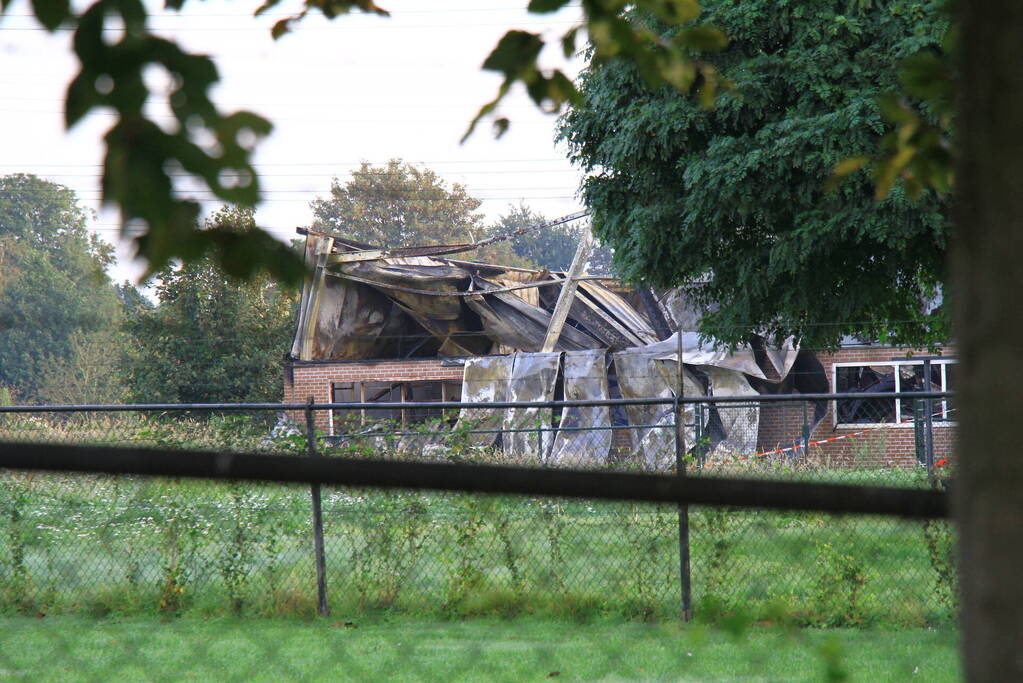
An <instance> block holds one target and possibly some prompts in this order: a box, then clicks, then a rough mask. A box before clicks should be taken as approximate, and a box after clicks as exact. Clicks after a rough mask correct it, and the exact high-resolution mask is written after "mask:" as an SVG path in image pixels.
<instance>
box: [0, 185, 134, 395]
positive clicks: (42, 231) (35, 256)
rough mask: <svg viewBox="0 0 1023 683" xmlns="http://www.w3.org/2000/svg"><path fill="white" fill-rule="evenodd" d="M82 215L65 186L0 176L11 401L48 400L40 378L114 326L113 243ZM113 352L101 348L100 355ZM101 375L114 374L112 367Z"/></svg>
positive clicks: (1, 372)
mask: <svg viewBox="0 0 1023 683" xmlns="http://www.w3.org/2000/svg"><path fill="white" fill-rule="evenodd" d="M87 218H88V217H87V214H86V212H85V210H84V209H83V208H82V207H81V206H80V205H79V203H78V198H77V197H76V196H75V193H74V192H73V191H72V190H70V189H68V188H67V187H64V186H62V185H58V184H56V183H52V182H49V181H46V180H43V179H41V178H37V177H35V176H31V175H21V174H17V175H9V176H4V177H0V385H7V386H8V387H10V388H11V389H12V390H13V392H14V394H15V395H16V397H17V398H18V400H19V401H22V402H31V401H38V400H42V399H47V398H52V396H50V395H48V394H47V393H46V392H43V391H42V384H43V380H44V376H50V377H54V376H59V375H60V374H61V373H63V372H64V371H65V370H66V369H67V368H66V364H67V363H70V362H71V361H72V360H73V359H75V358H77V357H78V356H79V352H80V351H81V345H82V344H85V343H89V342H87V341H86V340H92V339H95V338H97V335H98V337H99V338H105V337H106V336H107V335H109V334H110V333H111V332H112V331H113V330H115V329H116V328H117V327H118V326H119V324H120V320H121V318H120V307H119V305H118V302H117V296H116V295H115V293H114V289H113V286H112V285H111V282H110V279H109V278H108V277H107V275H106V272H105V269H106V268H107V267H108V266H110V265H111V264H112V263H113V259H114V256H113V247H111V246H110V245H109V244H106V243H105V242H103V241H101V240H100V239H98V238H97V237H96V236H95V235H93V234H91V233H90V232H89V231H88V230H87V228H86V222H87ZM116 353H117V349H115V348H111V349H108V355H107V357H108V358H110V357H113V356H116ZM111 371H113V372H111ZM106 374H107V376H108V377H110V376H111V375H113V374H116V365H115V364H114V365H113V366H108V367H107V368H106ZM104 395H107V394H106V393H104ZM75 398H76V399H77V400H78V401H90V400H97V399H98V398H100V397H99V396H93V395H90V394H87V393H86V394H77V395H76V396H75Z"/></svg>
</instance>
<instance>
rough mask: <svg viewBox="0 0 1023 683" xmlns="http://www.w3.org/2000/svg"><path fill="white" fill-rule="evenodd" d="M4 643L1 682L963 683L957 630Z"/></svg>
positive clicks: (383, 632)
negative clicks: (547, 682) (549, 681)
mask: <svg viewBox="0 0 1023 683" xmlns="http://www.w3.org/2000/svg"><path fill="white" fill-rule="evenodd" d="M0 632H2V633H3V634H4V635H3V639H2V641H0V678H2V679H9V680H25V681H85V680H103V681H117V680H131V681H136V680H175V681H181V680H200V681H201V680H245V681H281V680H384V679H387V680H445V681H448V680H480V681H483V680H515V681H518V680H540V679H544V678H558V679H559V680H596V679H602V680H644V681H649V680H670V681H727V680H756V681H821V680H854V681H871V682H875V681H906V680H921V681H929V682H931V681H956V680H959V678H960V675H959V666H958V658H957V653H956V646H957V643H956V633H955V632H954V631H953V630H951V629H938V630H933V629H910V630H900V631H894V632H892V631H878V630H870V629H825V630H819V629H792V628H786V627H783V626H779V625H768V626H765V625H759V626H752V627H750V628H748V629H745V630H742V631H741V632H739V631H737V630H735V629H733V631H732V632H728V631H725V630H720V629H711V628H704V627H699V626H696V627H689V628H686V629H683V628H681V627H678V626H665V625H662V626H653V625H646V624H636V623H624V624H623V623H606V622H599V623H593V624H587V625H580V624H575V623H570V622H557V621H554V622H551V621H538V620H530V619H517V620H510V621H498V620H470V621H464V622H458V623H454V622H449V621H441V622H438V621H423V620H409V619H391V620H370V621H330V620H326V621H324V620H311V621H296V620H242V619H233V618H218V619H208V620H198V619H178V620H162V621H161V620H159V619H155V618H128V619H102V620H94V619H87V618H81V617H51V616H47V617H45V618H25V617H20V618H4V619H0Z"/></svg>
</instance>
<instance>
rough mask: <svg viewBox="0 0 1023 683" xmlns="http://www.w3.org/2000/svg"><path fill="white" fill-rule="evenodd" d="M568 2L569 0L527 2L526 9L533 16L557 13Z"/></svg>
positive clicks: (533, 0)
mask: <svg viewBox="0 0 1023 683" xmlns="http://www.w3.org/2000/svg"><path fill="white" fill-rule="evenodd" d="M569 2H570V0H529V5H528V6H527V9H528V10H529V11H530V12H532V13H533V14H548V13H550V12H557V11H558V10H560V9H561V8H562V7H565V6H566V5H568V3H569Z"/></svg>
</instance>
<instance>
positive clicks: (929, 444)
mask: <svg viewBox="0 0 1023 683" xmlns="http://www.w3.org/2000/svg"><path fill="white" fill-rule="evenodd" d="M924 377H925V381H924V391H928V392H929V391H931V388H932V387H931V359H930V358H927V359H925V360H924ZM926 406H927V414H926V415H925V416H924V421H925V424H926V427H927V435H926V437H925V438H924V445H925V447H926V448H927V451H926V452H925V455H926V457H927V483H928V485H930V486H931V488H933V487H934V399H931V398H928V399H927V403H926Z"/></svg>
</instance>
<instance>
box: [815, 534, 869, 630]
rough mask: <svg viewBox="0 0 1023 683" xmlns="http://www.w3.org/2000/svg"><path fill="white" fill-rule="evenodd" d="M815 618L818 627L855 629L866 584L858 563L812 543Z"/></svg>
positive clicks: (861, 567)
mask: <svg viewBox="0 0 1023 683" xmlns="http://www.w3.org/2000/svg"><path fill="white" fill-rule="evenodd" d="M815 548H816V551H817V562H816V570H817V576H816V578H815V589H814V598H815V605H816V610H815V612H816V613H815V615H814V619H815V620H816V621H817V622H818V623H819V624H820V625H821V626H859V625H861V624H862V623H863V617H862V613H863V610H862V605H861V598H862V595H863V586H864V584H866V582H867V574H866V569H865V568H864V566H863V562H862V560H861V559H859V558H857V557H855V556H853V555H851V554H848V553H842V552H839V551H837V550H836V549H835V547H834V546H833V545H832V544H831V543H816V544H815Z"/></svg>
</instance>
